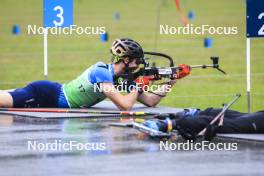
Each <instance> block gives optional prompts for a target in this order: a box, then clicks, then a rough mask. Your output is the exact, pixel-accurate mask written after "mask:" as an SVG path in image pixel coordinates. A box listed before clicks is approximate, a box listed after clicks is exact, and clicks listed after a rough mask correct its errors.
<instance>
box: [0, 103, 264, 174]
mask: <svg viewBox="0 0 264 176" xmlns="http://www.w3.org/2000/svg"><path fill="white" fill-rule="evenodd" d="M101 107H104V110H116V109H113V106H112V107H111V106H110V104H109V102H103V103H100V104H99V105H98V106H96V107H94V108H93V110H100V109H101ZM141 108H143V107H142V106H141V105H136V108H135V109H136V110H138V109H140V110H143V109H141ZM171 110H172V109H170V108H167V107H163V108H153V109H151V111H156V112H164V111H166V112H170V111H171ZM173 110H175V109H174V108H173ZM178 110H180V109H178ZM149 111H150V109H148V112H149ZM67 115H71V114H67ZM39 117H40V118H39ZM39 117H37V118H36V117H35V118H29V117H21V116H18V115H15V116H13V115H7V114H1V115H0V138H1V140H0V165H1V166H3V167H0V172H1V173H5V175H15V173H18V172H21V171H23V174H25V175H43V174H45V175H46V174H53V175H54V174H55V175H62V174H63V175H67V174H69V175H71V174H74V175H77V174H81V175H84V174H88V175H95V174H97V175H105V174H106V173H107V174H108V175H123V173H126V175H140V174H142V173H144V174H146V173H147V174H151V175H161V174H166V175H175V172H177V174H179V175H183V174H184V175H192V174H193V173H194V172H197V173H199V174H203V175H208V174H210V173H211V172H212V171H213V172H215V173H219V174H221V175H236V174H239V175H253V174H261V173H262V174H263V173H264V171H263V169H262V167H263V163H262V162H261V161H262V160H263V159H264V155H263V154H264V151H263V150H261V149H263V147H264V143H263V142H252V141H251V142H247V141H246V142H243V141H242V142H240V143H239V150H238V151H208V150H207V151H177V150H176V151H160V150H159V142H158V141H156V140H153V139H149V138H148V137H147V136H144V135H142V133H140V132H139V131H137V130H135V129H132V128H123V127H120V128H119V127H109V123H112V122H119V120H117V119H108V120H102V119H90V118H74V119H65V118H62V119H43V118H41V117H43V114H42V115H40V116H39ZM218 140H219V141H221V142H223V141H224V142H229V140H226V139H225V138H221V139H218ZM28 141H32V142H33V141H36V143H51V142H54V141H61V143H67V142H69V141H76V142H80V143H90V144H91V143H105V144H106V149H105V150H86V151H78V150H71V151H63V150H56V151H53V150H51V149H49V150H35V151H34V150H28ZM219 141H216V142H219ZM212 161H214V162H212ZM29 164H30V166H29ZM153 165H155V168H156V169H155V170H153V168H152V166H153ZM205 166H206V168H207V169H204V167H205ZM7 167H8V168H10V169H8V171H7V170H6V169H5V168H7ZM29 167H30V169H29ZM47 168H48V170H47ZM133 168H137V169H133ZM223 168H225V169H223ZM247 168H252V169H247Z"/></svg>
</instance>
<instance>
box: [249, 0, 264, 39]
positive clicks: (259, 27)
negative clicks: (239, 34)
mask: <svg viewBox="0 0 264 176" xmlns="http://www.w3.org/2000/svg"><path fill="white" fill-rule="evenodd" d="M247 37H249V38H250V37H264V0H247Z"/></svg>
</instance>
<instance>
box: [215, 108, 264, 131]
mask: <svg viewBox="0 0 264 176" xmlns="http://www.w3.org/2000/svg"><path fill="white" fill-rule="evenodd" d="M218 132H220V133H264V112H263V111H260V112H255V113H250V114H244V115H243V116H240V117H239V118H236V119H225V120H224V124H223V126H222V127H221V128H220V129H219V131H218Z"/></svg>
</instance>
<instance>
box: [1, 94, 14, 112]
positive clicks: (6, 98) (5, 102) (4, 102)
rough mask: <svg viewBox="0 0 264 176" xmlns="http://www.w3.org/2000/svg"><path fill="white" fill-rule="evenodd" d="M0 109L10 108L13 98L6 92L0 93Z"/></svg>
mask: <svg viewBox="0 0 264 176" xmlns="http://www.w3.org/2000/svg"><path fill="white" fill-rule="evenodd" d="M0 107H2V108H12V107H13V98H12V96H11V95H10V93H8V92H6V91H0Z"/></svg>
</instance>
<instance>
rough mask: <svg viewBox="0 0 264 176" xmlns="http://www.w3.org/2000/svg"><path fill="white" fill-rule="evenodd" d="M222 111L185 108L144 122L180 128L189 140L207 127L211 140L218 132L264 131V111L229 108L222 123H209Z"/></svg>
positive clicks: (157, 127)
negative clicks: (248, 111)
mask: <svg viewBox="0 0 264 176" xmlns="http://www.w3.org/2000/svg"><path fill="white" fill-rule="evenodd" d="M221 111H222V109H214V108H207V109H205V110H203V111H201V110H199V109H185V110H184V111H182V112H178V113H176V114H170V115H165V116H164V115H162V118H166V120H148V121H146V122H144V125H145V126H147V127H150V128H152V129H155V130H158V131H163V132H169V131H172V130H178V132H179V133H180V134H181V135H182V137H183V138H185V139H189V140H190V139H191V140H195V139H194V138H192V137H194V136H196V135H197V134H198V133H199V132H200V131H201V130H203V129H204V128H206V127H207V131H206V132H205V139H206V140H211V139H212V138H213V137H214V136H215V135H216V133H264V111H258V112H255V113H241V112H238V111H233V110H227V111H226V112H225V116H224V121H223V124H222V125H219V121H216V123H215V124H214V125H209V124H210V122H211V121H212V120H213V119H214V118H215V117H216V116H217V115H218V114H219V113H220V112H221ZM157 118H161V117H157Z"/></svg>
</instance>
